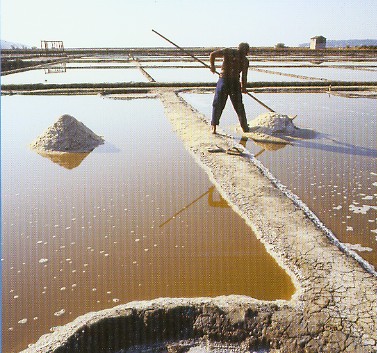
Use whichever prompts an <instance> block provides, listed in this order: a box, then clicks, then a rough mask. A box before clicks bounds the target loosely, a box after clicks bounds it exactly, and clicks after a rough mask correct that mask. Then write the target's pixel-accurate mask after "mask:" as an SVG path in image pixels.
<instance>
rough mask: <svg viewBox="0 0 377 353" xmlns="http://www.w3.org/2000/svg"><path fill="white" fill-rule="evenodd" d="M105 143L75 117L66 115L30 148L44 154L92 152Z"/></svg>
mask: <svg viewBox="0 0 377 353" xmlns="http://www.w3.org/2000/svg"><path fill="white" fill-rule="evenodd" d="M103 143H104V139H103V138H102V137H100V136H98V135H96V134H95V133H94V132H93V131H92V130H90V129H89V128H87V127H86V126H85V125H84V124H83V123H82V122H80V121H78V120H77V119H75V118H74V117H73V116H71V115H68V114H65V115H62V116H61V117H60V118H59V119H58V120H57V121H56V122H55V123H54V124H53V125H52V126H50V127H49V128H48V129H47V130H46V131H45V132H44V133H43V134H42V135H40V136H39V137H38V138H37V139H36V140H35V141H34V142H32V143H31V145H30V147H31V148H32V149H34V150H37V151H42V152H43V151H44V152H46V151H49V152H90V151H92V150H94V149H95V148H96V147H97V146H99V145H101V144H103Z"/></svg>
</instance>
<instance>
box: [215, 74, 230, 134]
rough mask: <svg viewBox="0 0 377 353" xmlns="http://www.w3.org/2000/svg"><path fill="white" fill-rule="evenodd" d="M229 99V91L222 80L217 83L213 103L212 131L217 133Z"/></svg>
mask: <svg viewBox="0 0 377 353" xmlns="http://www.w3.org/2000/svg"><path fill="white" fill-rule="evenodd" d="M227 99H228V91H227V87H226V84H225V82H224V80H223V79H222V78H220V79H219V80H218V81H217V85H216V91H215V97H214V98H213V103H212V120H211V125H212V129H213V130H212V131H213V132H214V133H216V126H217V125H219V122H220V117H221V114H222V112H223V110H224V107H225V104H226V101H227Z"/></svg>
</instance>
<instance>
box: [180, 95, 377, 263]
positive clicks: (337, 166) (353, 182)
mask: <svg viewBox="0 0 377 353" xmlns="http://www.w3.org/2000/svg"><path fill="white" fill-rule="evenodd" d="M360 93H361V92H360ZM257 97H258V98H259V99H260V100H262V101H263V102H264V103H266V104H267V105H268V106H270V107H272V108H273V109H274V110H275V111H277V112H279V113H281V114H288V115H290V116H295V115H297V118H296V119H295V120H294V123H295V125H297V126H298V127H299V128H301V129H308V130H312V131H314V132H315V133H312V134H310V135H312V138H309V139H306V140H301V141H292V145H266V144H262V143H255V142H253V141H252V140H245V139H244V140H243V141H241V138H242V135H241V134H240V132H239V127H238V124H237V116H236V115H235V113H234V110H233V108H232V106H231V104H230V103H229V102H228V104H227V106H226V108H225V111H224V113H223V116H222V118H221V121H220V126H221V128H223V129H225V130H226V131H227V132H229V133H231V134H232V135H233V136H235V137H236V138H235V142H237V143H239V142H242V143H244V144H245V145H246V147H247V148H248V149H249V150H250V151H251V152H252V153H254V154H255V155H256V156H258V157H257V158H258V159H259V160H260V161H261V162H262V163H263V165H265V166H266V167H267V168H268V169H269V170H270V171H271V172H272V174H273V175H274V176H275V177H276V178H277V179H278V180H280V181H281V183H282V184H284V185H286V186H287V187H288V188H289V189H290V190H291V191H293V192H294V193H295V194H296V195H298V197H299V198H300V199H301V200H302V201H304V202H305V203H306V204H307V205H308V206H309V208H310V209H311V210H312V211H313V212H314V213H315V214H316V215H317V216H318V217H319V219H320V220H321V221H322V222H323V223H324V224H325V226H327V227H328V228H329V229H331V231H332V232H333V233H334V234H335V236H336V237H337V238H338V239H340V241H341V242H343V243H344V244H347V246H348V247H349V248H351V249H353V250H355V251H356V252H357V253H358V254H359V255H360V256H361V257H362V258H363V259H365V260H367V261H368V262H369V263H370V264H372V265H373V266H375V267H376V268H377V203H376V200H377V133H376V131H377V114H376V112H377V109H376V108H377V101H376V100H375V99H367V98H345V97H337V96H329V95H328V94H325V93H322V94H283V93H281V94H258V95H257ZM185 98H186V99H187V100H188V101H189V103H191V104H193V105H194V106H195V107H196V108H197V109H198V110H200V111H201V112H203V113H204V114H205V115H207V116H210V114H211V102H212V99H213V96H212V95H210V94H207V95H185ZM244 102H245V106H246V111H247V115H248V119H249V121H251V120H252V119H254V118H255V117H257V116H258V115H259V114H262V113H265V112H266V111H265V109H264V108H263V107H261V106H260V105H258V104H257V103H255V102H254V101H253V100H252V99H250V98H248V97H246V96H245V98H244Z"/></svg>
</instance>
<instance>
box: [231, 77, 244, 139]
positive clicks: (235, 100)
mask: <svg viewBox="0 0 377 353" xmlns="http://www.w3.org/2000/svg"><path fill="white" fill-rule="evenodd" d="M230 99H231V101H232V104H233V107H234V110H235V111H236V113H237V116H238V120H239V122H240V125H241V127H242V130H243V132H248V131H249V126H248V125H247V118H246V112H245V106H244V104H243V101H242V92H241V86H240V83H239V82H235V83H234V84H233V85H232V92H231V94H230Z"/></svg>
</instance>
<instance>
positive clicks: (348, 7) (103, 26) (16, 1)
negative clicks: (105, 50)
mask: <svg viewBox="0 0 377 353" xmlns="http://www.w3.org/2000/svg"><path fill="white" fill-rule="evenodd" d="M0 1H1V32H0V33H1V39H3V40H7V41H13V42H19V43H22V44H26V45H31V46H37V47H39V46H40V40H42V39H45V40H63V41H64V45H65V47H134V46H136V47H143V46H169V44H168V43H166V42H165V41H163V40H162V39H161V38H159V37H158V36H157V35H156V34H154V33H153V32H152V31H151V30H152V28H153V29H155V30H157V31H159V32H160V33H162V34H164V35H165V36H166V37H168V38H170V39H171V40H173V41H175V42H176V43H177V44H179V45H181V46H236V45H237V44H238V43H239V42H241V41H247V42H249V44H250V45H251V46H273V45H275V44H276V43H279V42H281V43H285V44H286V45H288V46H296V45H298V44H300V43H304V42H309V39H310V37H313V36H316V35H323V36H325V37H326V38H327V39H365V38H368V39H377V0H315V1H307V0H258V1H257V0H230V1H225V0H138V1H136V0H60V1H56V0H0Z"/></svg>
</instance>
